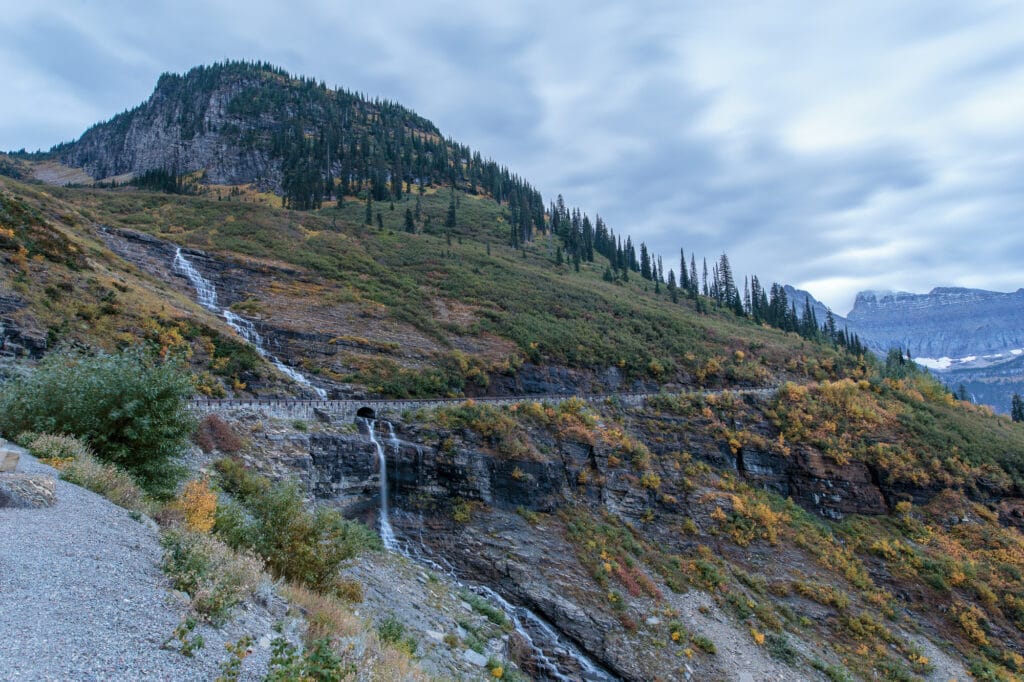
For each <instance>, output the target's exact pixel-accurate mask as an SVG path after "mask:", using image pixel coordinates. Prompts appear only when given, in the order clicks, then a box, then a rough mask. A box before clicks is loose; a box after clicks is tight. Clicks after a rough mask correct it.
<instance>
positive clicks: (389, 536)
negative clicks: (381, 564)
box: [356, 417, 618, 682]
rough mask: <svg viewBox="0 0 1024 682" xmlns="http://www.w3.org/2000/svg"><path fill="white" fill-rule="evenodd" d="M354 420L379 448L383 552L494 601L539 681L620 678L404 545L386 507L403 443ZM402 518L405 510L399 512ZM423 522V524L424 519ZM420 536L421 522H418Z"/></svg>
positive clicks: (418, 545)
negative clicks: (392, 457)
mask: <svg viewBox="0 0 1024 682" xmlns="http://www.w3.org/2000/svg"><path fill="white" fill-rule="evenodd" d="M356 421H357V422H359V423H360V424H363V425H365V426H366V429H367V436H368V438H369V440H370V442H371V443H373V446H374V448H375V449H376V450H377V461H378V462H379V465H380V513H379V523H380V537H381V541H382V542H383V543H384V547H385V549H387V550H388V551H389V552H396V553H398V554H401V555H402V556H404V557H405V558H407V559H409V560H410V561H413V562H415V563H417V564H420V565H423V566H426V567H428V568H430V569H431V570H434V571H437V572H439V573H442V574H444V575H446V576H447V577H448V578H449V579H450V580H451V581H452V582H453V583H454V584H455V586H456V587H462V588H465V589H468V590H470V591H472V592H475V593H476V594H478V595H480V596H482V597H484V598H486V599H489V600H490V601H491V602H493V603H495V604H496V605H497V606H498V607H499V608H500V609H501V610H502V611H503V612H504V613H505V615H506V616H507V617H508V619H509V620H510V621H511V623H512V626H513V627H514V628H515V630H516V632H517V633H518V635H519V636H520V637H521V638H522V640H523V641H524V642H525V643H526V645H527V647H528V648H529V649H530V651H531V658H532V663H533V665H534V666H535V667H536V670H537V672H538V673H539V676H538V677H537V678H536V679H538V680H544V681H548V680H550V681H552V682H573V681H574V680H583V681H584V682H615V680H617V679H618V678H617V677H615V676H614V675H612V674H611V673H609V672H607V671H606V670H604V669H603V668H602V667H601V666H599V665H598V664H597V663H595V662H594V661H593V660H592V659H590V658H589V657H588V656H587V655H586V654H585V653H583V652H582V651H581V650H580V649H579V647H577V646H576V645H575V644H573V643H572V642H570V641H568V640H567V639H566V638H565V637H564V636H563V635H561V634H560V633H559V632H558V631H557V630H556V629H555V628H554V627H553V626H552V625H551V624H550V623H548V622H547V621H546V620H544V619H543V618H541V617H540V616H538V615H537V614H536V613H534V612H533V611H531V610H530V609H528V608H526V607H523V606H515V605H513V604H511V603H509V601H508V600H506V599H505V598H504V597H502V596H501V595H500V594H499V593H498V592H496V591H495V590H493V589H491V588H490V587H487V586H486V585H480V584H466V583H464V582H462V581H461V580H460V579H459V577H458V573H457V571H456V570H455V568H454V567H453V566H452V565H451V564H450V563H449V562H448V561H447V560H445V559H444V558H443V557H437V559H439V560H440V562H443V564H444V565H442V563H439V561H437V560H435V558H434V554H433V552H432V551H431V550H430V549H429V548H428V547H427V545H426V544H425V543H424V542H423V540H422V538H420V539H419V540H418V541H416V540H413V539H411V538H407V539H406V541H405V542H402V543H400V542H399V541H398V537H397V536H396V535H395V531H394V528H393V527H392V526H391V513H390V507H389V503H388V475H387V450H386V447H385V444H386V445H387V446H390V447H392V448H393V449H394V450H395V453H396V461H397V454H398V452H399V451H400V448H401V441H399V440H398V437H397V436H396V435H395V429H394V426H393V425H392V424H391V422H389V421H386V420H377V419H370V418H368V417H356ZM378 424H380V425H382V426H384V427H385V428H386V429H387V440H386V441H384V442H382V441H381V440H380V438H378V435H377V425H378ZM398 513H399V514H401V512H398ZM421 521H422V520H421ZM419 526H420V529H421V532H422V522H421V523H420V524H419ZM566 659H568V660H571V661H572V662H573V664H574V665H572V666H571V667H572V668H573V670H572V671H571V672H568V671H566V670H565V664H564V663H563V662H562V661H564V660H566Z"/></svg>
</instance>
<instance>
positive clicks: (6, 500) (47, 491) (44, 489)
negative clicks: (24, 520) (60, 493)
mask: <svg viewBox="0 0 1024 682" xmlns="http://www.w3.org/2000/svg"><path fill="white" fill-rule="evenodd" d="M56 499H57V497H56V484H55V483H54V480H53V477H52V476H46V475H43V474H0V509H2V508H8V509H38V508H40V507H49V506H52V505H53V503H54V501H55V500H56Z"/></svg>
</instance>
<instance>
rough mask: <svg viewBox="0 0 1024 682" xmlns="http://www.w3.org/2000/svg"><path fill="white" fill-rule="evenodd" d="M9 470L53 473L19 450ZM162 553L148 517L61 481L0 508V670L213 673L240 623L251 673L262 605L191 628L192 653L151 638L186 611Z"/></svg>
mask: <svg viewBox="0 0 1024 682" xmlns="http://www.w3.org/2000/svg"><path fill="white" fill-rule="evenodd" d="M18 471H22V472H27V473H49V474H53V475H55V476H56V475H57V472H56V471H55V470H54V469H52V468H50V467H48V466H45V465H43V464H40V463H39V462H38V461H37V460H35V458H33V457H31V456H29V455H28V454H23V455H22V456H21V462H20V464H19V465H18ZM143 521H145V519H144V520H143ZM160 558H161V548H160V543H159V537H158V533H157V530H156V528H155V527H154V524H152V523H149V522H145V523H144V522H142V521H136V520H134V519H132V518H131V517H130V516H129V513H128V511H127V510H125V509H122V508H121V507H118V506H116V505H114V504H112V503H110V502H108V501H107V500H106V499H104V498H102V497H100V496H99V495H96V494H95V493H92V492H89V491H87V490H85V489H83V488H79V487H78V486H75V485H71V484H70V483H65V482H64V481H61V480H58V481H57V502H56V504H55V505H54V506H53V507H51V508H48V509H0V680H33V681H35V680H76V681H77V680H176V681H177V680H212V679H214V678H215V677H216V676H217V674H218V673H219V665H220V662H221V661H223V660H224V659H225V658H227V653H226V652H225V650H224V644H225V643H230V642H234V641H237V640H238V639H239V638H240V637H241V636H242V635H244V634H249V635H252V636H253V637H254V638H255V640H256V642H257V645H256V646H255V647H254V651H253V654H252V655H251V656H250V657H249V658H248V659H246V661H245V666H244V670H245V672H246V674H245V675H244V676H243V677H244V678H249V679H255V678H258V677H260V675H259V672H260V671H261V670H265V669H266V665H267V660H268V659H269V643H270V638H271V636H272V635H273V633H272V631H271V627H272V624H273V621H274V616H273V615H272V614H271V610H268V608H266V606H264V605H261V604H256V603H248V604H246V605H245V606H243V607H239V608H238V609H236V611H237V613H236V617H235V619H234V620H233V621H232V622H231V623H229V624H228V625H226V626H224V627H223V628H221V629H214V628H212V627H208V626H201V627H200V628H198V629H197V630H196V632H198V633H200V634H202V636H203V638H204V639H205V641H206V645H205V647H203V648H202V649H200V650H199V651H198V652H197V654H196V656H195V658H187V657H185V656H184V655H182V654H181V653H178V652H177V651H171V650H167V649H161V648H160V645H161V644H162V643H163V642H164V641H165V640H167V638H168V637H169V636H170V635H171V633H172V632H173V630H174V629H175V627H176V626H177V625H178V623H180V622H181V620H182V618H183V616H184V615H185V612H186V608H185V603H184V600H183V597H184V595H182V594H181V593H174V592H172V590H171V587H170V584H169V583H168V581H167V579H166V577H165V576H164V574H163V572H162V571H161V569H160V566H159V563H160ZM270 601H271V607H272V610H273V611H275V612H276V613H277V614H278V615H279V616H280V615H283V613H282V611H283V608H284V607H283V605H282V604H281V603H279V602H277V600H276V599H271V600H270Z"/></svg>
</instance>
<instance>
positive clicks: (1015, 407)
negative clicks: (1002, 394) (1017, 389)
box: [1010, 393, 1024, 422]
mask: <svg viewBox="0 0 1024 682" xmlns="http://www.w3.org/2000/svg"><path fill="white" fill-rule="evenodd" d="M1010 418H1011V419H1013V421H1015V422H1024V399H1021V397H1020V394H1019V393H1014V394H1013V398H1012V399H1011V400H1010Z"/></svg>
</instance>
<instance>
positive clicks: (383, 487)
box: [357, 417, 399, 552]
mask: <svg viewBox="0 0 1024 682" xmlns="http://www.w3.org/2000/svg"><path fill="white" fill-rule="evenodd" d="M357 419H359V420H360V421H362V422H363V423H364V424H366V428H367V432H368V433H369V436H370V442H371V443H373V447H375V448H377V461H378V462H379V463H380V539H381V540H382V541H383V542H384V549H386V550H388V551H389V552H397V551H399V547H398V540H397V539H395V531H394V530H393V529H392V528H391V519H390V518H389V516H388V460H387V457H385V456H384V446H383V445H382V444H381V442H380V441H379V440H377V434H376V430H377V421H376V420H374V419H367V418H365V417H357ZM384 423H385V424H387V425H388V434H389V442H390V441H391V440H395V431H394V427H392V426H391V422H384ZM396 442H397V441H396Z"/></svg>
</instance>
